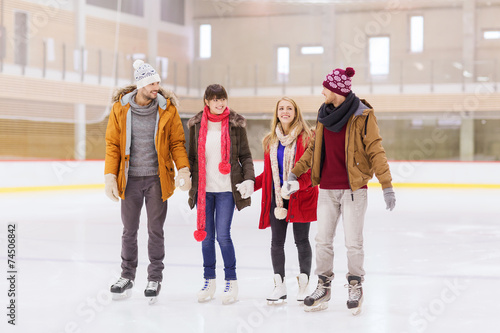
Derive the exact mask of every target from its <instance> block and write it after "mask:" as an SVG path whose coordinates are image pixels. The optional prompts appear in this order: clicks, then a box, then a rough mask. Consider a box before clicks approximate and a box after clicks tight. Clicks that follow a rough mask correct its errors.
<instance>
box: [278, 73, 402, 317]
mask: <svg viewBox="0 0 500 333" xmlns="http://www.w3.org/2000/svg"><path fill="white" fill-rule="evenodd" d="M354 73H355V72H354V69H353V68H351V67H348V68H347V69H345V70H343V69H340V68H338V69H335V70H333V71H332V72H331V73H330V74H328V75H327V76H326V78H325V81H324V82H323V87H324V88H323V92H322V94H323V96H324V97H325V102H324V103H323V105H321V107H320V109H319V111H318V122H317V126H316V137H315V139H314V140H311V142H310V144H309V147H308V148H307V150H306V152H305V153H304V155H303V156H302V158H301V159H300V161H298V162H297V163H296V164H295V167H294V168H293V169H292V172H291V173H290V175H289V177H288V181H287V185H286V186H284V191H285V194H290V193H293V192H295V190H296V189H298V182H297V178H298V177H300V175H302V174H303V173H304V172H306V171H307V170H309V169H311V180H312V185H313V186H315V185H319V187H320V190H319V197H318V212H317V216H318V233H317V235H316V274H317V275H318V286H317V288H316V290H315V291H314V292H313V293H312V294H311V295H310V296H308V297H306V298H305V300H304V305H305V308H304V309H305V311H316V310H323V309H326V308H327V307H328V301H329V300H330V295H331V292H330V289H331V281H332V280H333V277H334V273H333V238H334V236H335V230H336V228H337V224H338V221H339V219H340V216H342V219H343V225H344V233H345V244H346V247H347V262H348V269H349V271H348V273H347V281H348V284H347V285H346V286H347V287H348V288H349V293H348V294H349V299H348V301H347V307H348V308H349V309H351V311H352V313H353V314H358V313H359V312H360V311H361V304H362V302H363V290H362V287H361V283H362V282H363V280H364V275H365V271H364V269H363V262H364V251H363V224H364V218H365V213H366V207H367V184H368V181H369V180H370V179H371V178H372V177H373V174H375V176H377V179H378V180H379V182H380V184H381V185H382V189H383V192H384V199H385V202H386V205H387V209H389V210H392V209H393V208H394V206H395V204H396V198H395V194H394V191H393V188H392V183H391V182H392V177H391V172H390V170H389V165H388V163H387V158H386V155H385V151H384V148H383V147H382V138H381V137H380V134H379V128H378V126H377V120H376V118H375V115H374V113H373V109H372V107H371V106H370V104H368V102H367V101H365V100H360V99H359V98H358V97H356V95H355V94H354V93H353V92H352V91H351V77H352V76H354Z"/></svg>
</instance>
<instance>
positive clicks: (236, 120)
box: [187, 109, 247, 128]
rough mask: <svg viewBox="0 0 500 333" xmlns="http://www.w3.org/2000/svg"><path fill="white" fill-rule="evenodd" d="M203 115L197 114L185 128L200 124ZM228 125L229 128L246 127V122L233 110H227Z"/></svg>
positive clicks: (201, 113) (201, 112)
mask: <svg viewBox="0 0 500 333" xmlns="http://www.w3.org/2000/svg"><path fill="white" fill-rule="evenodd" d="M202 115H203V111H200V112H198V113H197V114H196V115H195V116H194V117H192V118H191V119H189V121H188V123H187V127H188V128H189V127H191V126H193V125H195V124H199V123H201V116H202ZM229 123H231V126H234V127H246V126H247V120H246V119H245V117H243V116H241V115H239V114H237V113H236V112H234V111H233V110H231V109H229Z"/></svg>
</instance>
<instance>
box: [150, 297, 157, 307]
mask: <svg viewBox="0 0 500 333" xmlns="http://www.w3.org/2000/svg"><path fill="white" fill-rule="evenodd" d="M156 302H158V297H157V296H154V297H148V304H149V305H153V304H155V303H156Z"/></svg>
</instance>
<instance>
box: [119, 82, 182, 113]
mask: <svg viewBox="0 0 500 333" xmlns="http://www.w3.org/2000/svg"><path fill="white" fill-rule="evenodd" d="M135 89H137V86H136V85H135V84H131V85H129V86H126V87H123V88H118V89H116V90H115V91H114V92H113V97H112V99H111V101H112V102H113V103H116V102H118V101H119V100H120V99H121V98H122V97H123V96H125V95H126V94H128V93H130V92H132V91H134V90H135ZM158 93H159V94H161V95H162V96H163V97H165V98H166V99H169V100H170V102H171V103H172V104H173V105H174V106H175V107H176V108H178V107H179V98H177V95H175V93H174V92H173V91H171V90H167V89H165V88H163V87H162V86H160V88H159V90H158Z"/></svg>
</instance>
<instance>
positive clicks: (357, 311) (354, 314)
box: [348, 298, 363, 316]
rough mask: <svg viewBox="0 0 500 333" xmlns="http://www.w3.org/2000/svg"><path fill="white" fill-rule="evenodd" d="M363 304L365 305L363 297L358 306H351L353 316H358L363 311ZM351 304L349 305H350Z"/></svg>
mask: <svg viewBox="0 0 500 333" xmlns="http://www.w3.org/2000/svg"><path fill="white" fill-rule="evenodd" d="M361 305H363V298H361V299H360V300H359V303H358V306H357V307H354V308H349V310H350V311H351V313H352V315H353V316H357V315H359V314H360V313H361ZM348 306H349V305H348Z"/></svg>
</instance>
